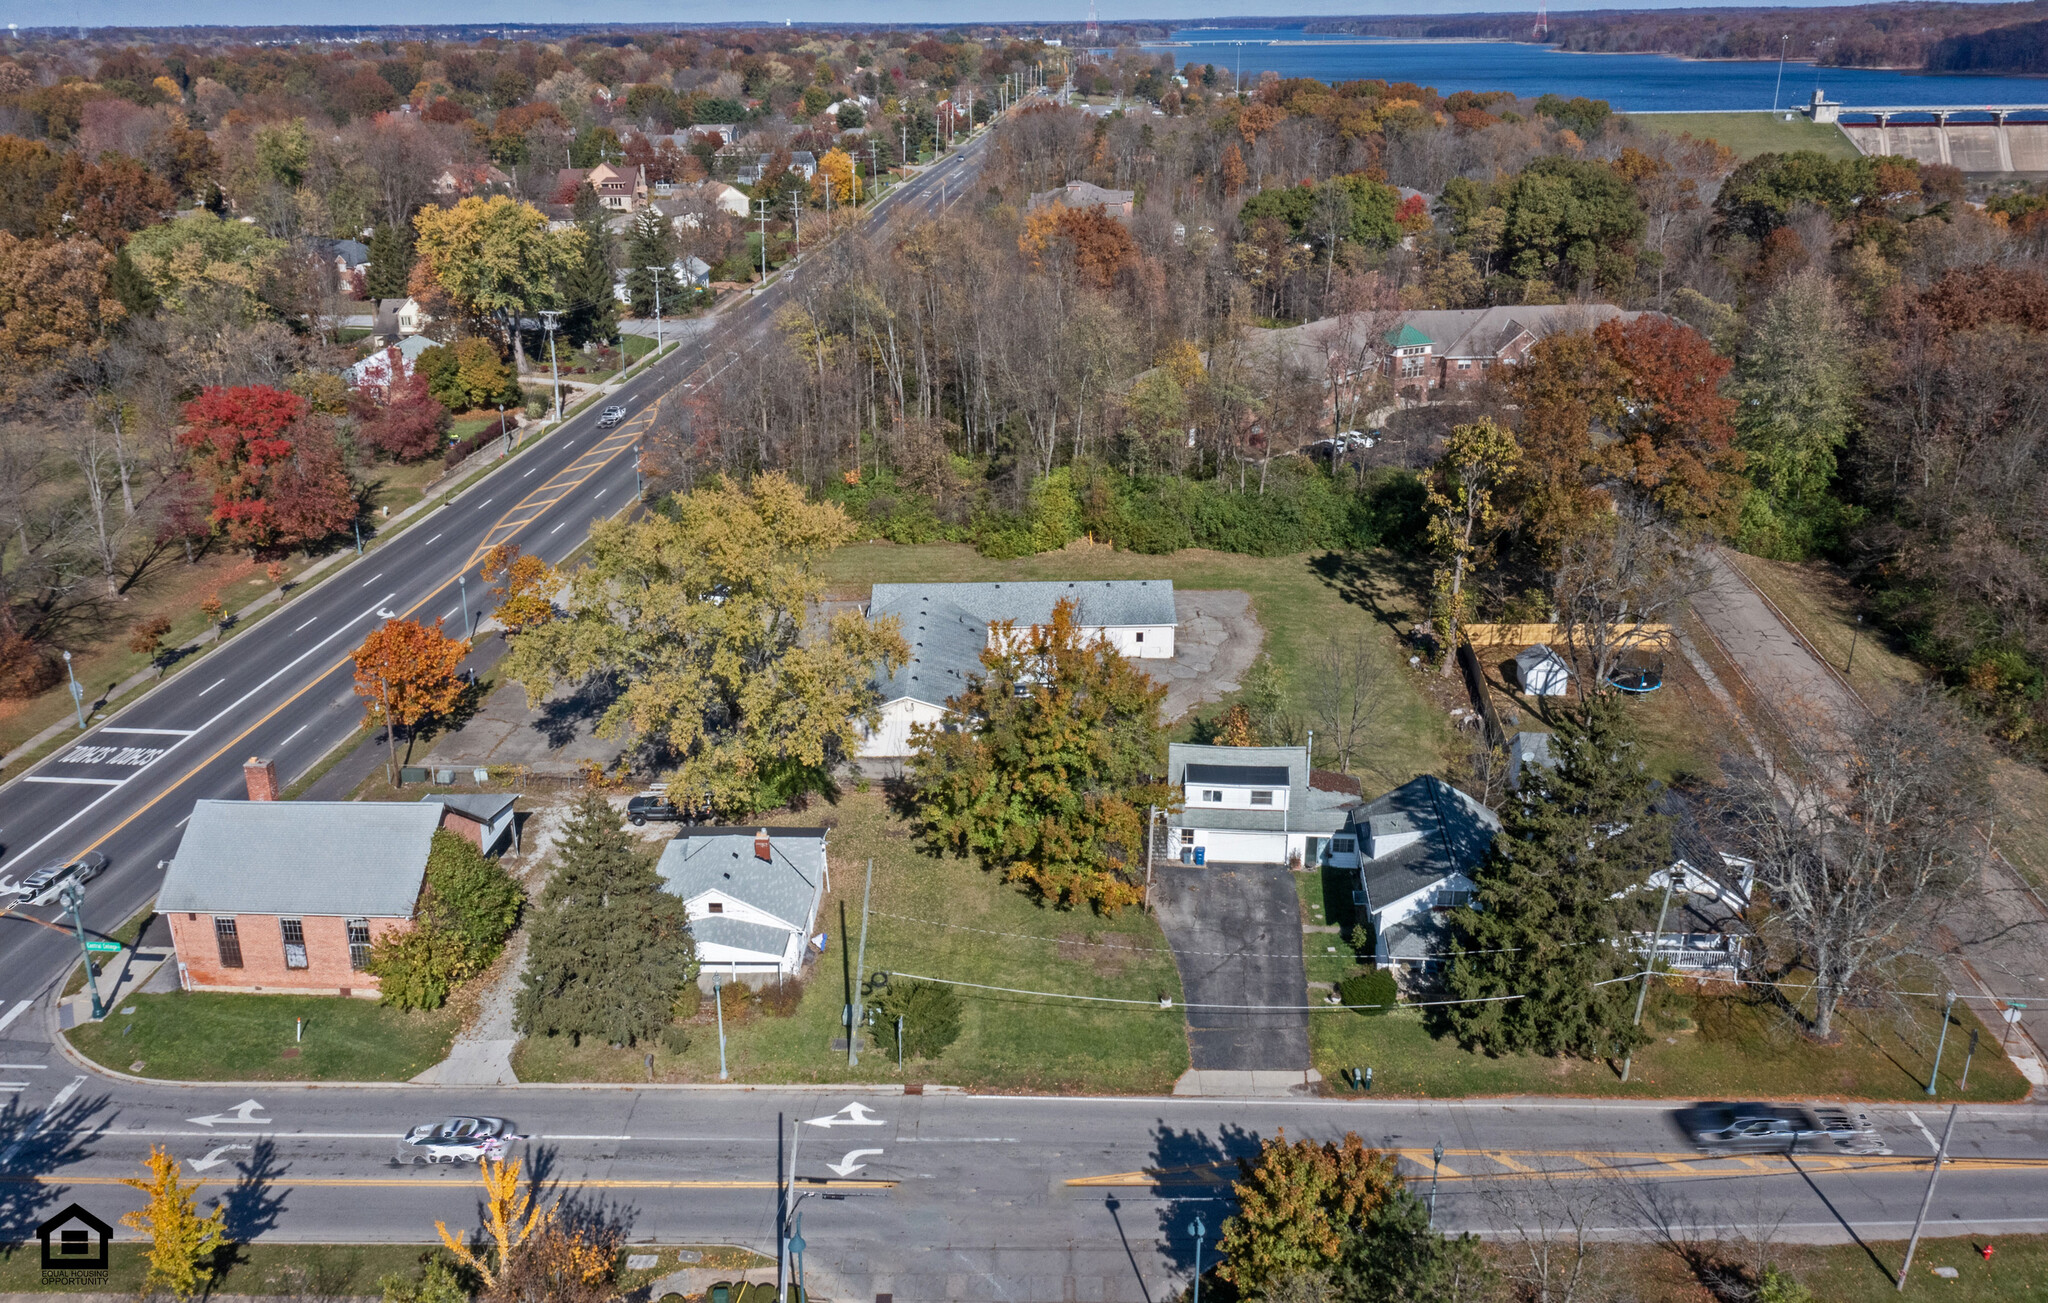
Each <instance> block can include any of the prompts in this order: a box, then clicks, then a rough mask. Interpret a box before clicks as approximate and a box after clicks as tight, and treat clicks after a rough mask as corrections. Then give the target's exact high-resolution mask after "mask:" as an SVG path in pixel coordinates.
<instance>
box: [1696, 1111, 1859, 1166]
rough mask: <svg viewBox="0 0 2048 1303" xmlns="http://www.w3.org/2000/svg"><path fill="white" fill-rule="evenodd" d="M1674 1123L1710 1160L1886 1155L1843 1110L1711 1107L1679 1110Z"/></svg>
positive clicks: (1854, 1119)
mask: <svg viewBox="0 0 2048 1303" xmlns="http://www.w3.org/2000/svg"><path fill="white" fill-rule="evenodd" d="M1676 1120H1677V1122H1678V1126H1679V1129H1680V1130H1682V1131H1684V1132H1685V1135H1686V1139H1688V1140H1690V1141H1692V1143H1693V1144H1695V1145H1698V1146H1699V1147H1700V1149H1702V1150H1703V1151H1705V1152H1707V1153H1710V1154H1749V1153H1776V1154H1784V1153H1792V1152H1794V1151H1813V1150H1828V1151H1831V1152H1836V1153H1851V1154H1882V1153H1889V1152H1891V1151H1890V1150H1888V1149H1886V1148H1885V1147H1884V1143H1883V1141H1882V1140H1880V1139H1879V1138H1878V1135H1877V1132H1876V1130H1875V1129H1874V1128H1873V1127H1872V1126H1871V1123H1870V1119H1869V1117H1868V1116H1866V1115H1864V1114H1861V1113H1856V1114H1851V1113H1849V1112H1848V1111H1846V1110H1844V1109H1837V1108H1821V1109H1809V1108H1803V1107H1801V1106H1799V1105H1796V1104H1765V1103H1756V1102H1748V1103H1728V1102H1725V1101H1714V1102H1711V1103H1705V1104H1694V1105H1692V1106H1691V1107H1690V1108H1683V1109H1680V1110H1678V1113H1677V1115H1676Z"/></svg>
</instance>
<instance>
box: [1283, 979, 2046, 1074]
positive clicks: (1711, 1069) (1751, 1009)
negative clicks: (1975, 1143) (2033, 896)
mask: <svg viewBox="0 0 2048 1303" xmlns="http://www.w3.org/2000/svg"><path fill="white" fill-rule="evenodd" d="M1840 1021H1841V1022H1842V1023H1843V1024H1844V1026H1845V1032H1844V1035H1843V1036H1842V1038H1841V1043H1840V1044H1839V1045H1836V1046H1832V1047H1823V1046H1818V1045H1815V1044H1813V1043H1811V1042H1810V1041H1808V1040H1806V1039H1805V1038H1804V1037H1801V1036H1800V1035H1799V1034H1798V1033H1797V1032H1796V1031H1795V1029H1794V1028H1793V1026H1792V1025H1791V1023H1790V1022H1789V1021H1788V1020H1787V1019H1786V1018H1785V1017H1784V1015H1783V1014H1782V1013H1781V1012H1780V1011H1779V1010H1778V1009H1777V1008H1776V1007H1775V1006H1774V1005H1772V1004H1769V1003H1766V1002H1764V1001H1761V1000H1753V999H1750V998H1748V997H1746V996H1744V995H1742V994H1740V993H1735V994H1728V993H1703V994H1695V993H1693V992H1691V991H1689V990H1685V989H1681V988H1680V987H1679V986H1678V985H1677V984H1676V983H1665V982H1660V983H1659V984H1658V985H1657V986H1653V987H1652V988H1651V992H1650V1010H1649V1014H1648V1016H1647V1017H1646V1018H1645V1025H1646V1026H1648V1027H1649V1028H1650V1029H1651V1031H1652V1032H1653V1033H1654V1034H1655V1037H1656V1039H1654V1040H1653V1041H1652V1042H1651V1043H1650V1044H1649V1045H1648V1046H1646V1047H1645V1048H1643V1049H1642V1050H1640V1051H1638V1052H1637V1054H1636V1059H1635V1065H1634V1071H1633V1072H1632V1073H1631V1074H1630V1080H1629V1082H1628V1083H1627V1084H1623V1083H1622V1082H1621V1081H1620V1080H1619V1077H1618V1073H1617V1072H1616V1070H1615V1069H1614V1068H1612V1067H1610V1066H1609V1065H1608V1064H1606V1063H1587V1062H1583V1061H1581V1060H1578V1059H1563V1058H1560V1059H1546V1058H1540V1057H1537V1056H1534V1055H1509V1056H1506V1057H1502V1058H1489V1057H1486V1056H1484V1055H1477V1054H1469V1053H1467V1052H1465V1051H1464V1050H1461V1049H1459V1048H1458V1047H1457V1045H1456V1043H1455V1042H1453V1041H1451V1040H1449V1039H1448V1038H1446V1039H1437V1038H1433V1037H1432V1036H1431V1035H1430V1033H1429V1030H1428V1029H1427V1027H1426V1026H1425V1020H1424V1017H1423V1015H1422V1013H1421V1012H1420V1011H1415V1010H1406V1009H1404V1010H1399V1011H1397V1012H1394V1013H1391V1014H1386V1015H1382V1016H1378V1017H1369V1016H1366V1015H1363V1014H1359V1013H1355V1012H1353V1011H1351V1010H1346V1009H1335V1010H1331V1011H1329V1012H1318V1013H1316V1014H1314V1015H1312V1016H1311V1018H1310V1022H1309V1041H1310V1049H1311V1052H1312V1054H1313V1057H1314V1060H1315V1066H1316V1067H1317V1068H1318V1069H1319V1070H1320V1071H1321V1072H1322V1074H1323V1076H1324V1077H1325V1078H1326V1079H1334V1078H1335V1077H1336V1074H1337V1072H1338V1070H1339V1069H1344V1068H1352V1067H1358V1068H1365V1067H1370V1068H1372V1069H1373V1070H1374V1077H1375V1081H1374V1089H1375V1092H1376V1093H1384V1094H1390V1095H1418V1096H1427V1097H1430V1098H1459V1097H1465V1096H1473V1095H1524V1094H1527V1095H1589V1096H1607V1097H1628V1096H1636V1097H1645V1098H1671V1097H1686V1096H1691V1097H1698V1098H1714V1097H1724V1098H1727V1097H1747V1096H1753V1095H1761V1096H1765V1097H1778V1098H1788V1097H1801V1096H1825V1097H1828V1098H1841V1099H1866V1100H1887V1099H1890V1100H1900V1099H1924V1098H1925V1095H1924V1093H1923V1092H1924V1091H1925V1089H1926V1086H1927V1075H1926V1074H1927V1071H1928V1068H1929V1067H1930V1066H1931V1064H1932V1062H1933V1059H1934V1046H1935V1032H1936V1030H1937V1029H1938V1028H1939V1026H1940V1023H1941V1007H1940V1004H1939V1002H1937V1001H1916V1002H1915V1007H1914V1008H1913V1009H1912V1010H1911V1011H1910V1017H1905V1016H1901V1015H1895V1014H1892V1013H1890V1012H1888V1011H1887V1012H1882V1013H1880V1012H1877V1011H1857V1010H1852V1011H1849V1012H1847V1013H1846V1014H1844V1015H1843V1016H1842V1017H1841V1019H1840ZM1981 1026H1982V1024H1980V1023H1978V1022H1977V1020H1976V1018H1975V1016H1974V1015H1973V1014H1971V1013H1970V1012H1969V1010H1968V1009H1966V1008H1965V1007H1964V1006H1962V1005H1960V1004H1959V1005H1957V1006H1956V1011H1955V1022H1954V1024H1953V1025H1951V1027H1950V1028H1949V1035H1948V1049H1947V1053H1946V1055H1945V1056H1944V1058H1943V1060H1942V1080H1941V1099H1942V1100H1943V1101H1949V1100H1954V1099H1967V1100H1972V1101H1980V1102H1981V1101H2005V1100H2017V1099H2024V1098H2025V1097H2026V1094H2027V1090H2028V1086H2027V1083H2026V1081H2025V1079H2024V1078H2022V1077H2021V1076H2020V1075H2019V1072H2018V1071H2017V1070H2016V1069H2015V1068H2014V1067H2013V1066H2012V1064H2011V1063H2009V1062H2007V1061H2006V1059H2005V1058H2003V1057H2002V1056H2001V1055H2000V1054H1999V1053H1998V1051H1997V1048H1996V1046H1997V1037H1996V1036H1994V1035H1992V1034H1991V1033H1990V1032H1988V1031H1986V1032H1984V1035H1983V1041H1982V1044H1980V1045H1979V1047H1978V1050H1977V1057H1976V1061H1975V1062H1974V1063H1973V1064H1972V1065H1971V1068H1970V1089H1969V1092H1968V1094H1966V1095H1958V1094H1956V1092H1955V1090H1954V1086H1955V1080H1956V1077H1957V1075H1958V1074H1960V1072H1961V1071H1962V1067H1963V1058H1962V1051H1963V1048H1964V1047H1965V1046H1966V1045H1967V1043H1968V1042H1969V1039H1970V1031H1971V1029H1972V1028H1981Z"/></svg>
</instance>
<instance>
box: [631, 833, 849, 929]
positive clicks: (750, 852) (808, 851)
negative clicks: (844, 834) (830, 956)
mask: <svg viewBox="0 0 2048 1303" xmlns="http://www.w3.org/2000/svg"><path fill="white" fill-rule="evenodd" d="M759 831H760V829H759V828H684V829H683V830H682V831H681V832H678V833H677V834H676V836H675V840H674V841H671V842H670V843H669V844H668V845H667V846H665V847H663V848H662V852H661V861H660V862H659V863H658V864H656V865H655V866H654V867H655V872H657V873H659V874H660V875H661V879H662V884H663V886H664V887H666V889H667V890H668V891H669V892H670V893H671V894H673V895H676V896H679V897H681V898H682V899H684V900H694V899H696V898H697V897H698V896H701V895H703V894H704V893H705V892H707V891H716V892H719V893H721V894H722V895H725V896H728V897H730V898H731V899H733V900H737V901H740V902H742V903H744V904H748V905H751V906H753V907H754V908H755V909H758V910H760V911H762V912H763V913H765V914H769V915H772V916H774V917H775V918H778V919H781V920H783V921H784V922H786V923H788V924H789V926H790V927H792V928H801V927H803V926H805V925H806V924H807V923H808V922H809V921H810V918H811V910H812V907H813V906H814V905H815V904H816V903H817V901H818V898H819V896H820V894H821V893H822V892H823V891H824V889H825V830H824V829H823V828H770V829H768V846H769V851H768V854H769V858H768V859H766V860H762V859H758V858H756V857H755V855H754V836H755V834H756V833H758V832H759ZM692 926H693V927H694V926H695V925H694V924H693V925H692ZM777 953H780V952H779V951H778V952H777Z"/></svg>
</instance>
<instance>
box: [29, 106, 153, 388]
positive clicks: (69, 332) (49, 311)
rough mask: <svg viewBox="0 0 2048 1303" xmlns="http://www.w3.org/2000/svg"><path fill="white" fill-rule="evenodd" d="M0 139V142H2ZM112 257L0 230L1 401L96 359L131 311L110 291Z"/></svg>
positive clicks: (84, 243) (91, 247) (83, 244)
mask: <svg viewBox="0 0 2048 1303" xmlns="http://www.w3.org/2000/svg"><path fill="white" fill-rule="evenodd" d="M4 139H5V138H4V137H0V140H4ZM112 262H113V259H112V258H111V257H109V255H108V254H107V251H106V250H105V249H103V248H101V247H100V246H99V245H97V244H95V243H93V242H92V241H90V240H63V241H47V240H21V239H16V238H15V237H14V236H12V235H9V234H7V233H6V232H4V231H0V353H4V354H5V356H6V357H7V359H8V365H7V366H6V368H5V369H4V370H0V397H19V396H21V395H22V394H23V393H24V392H26V391H27V390H28V389H29V388H30V387H31V386H33V385H35V384H37V383H39V382H40V379H39V378H40V377H41V376H42V375H43V373H46V372H49V371H52V370H54V369H56V368H58V367H61V366H63V365H64V364H66V363H69V362H73V361H76V360H78V359H81V358H83V357H85V356H86V355H87V354H89V353H91V352H92V351H93V350H94V348H95V346H97V345H99V344H100V342H101V341H102V340H103V339H104V337H105V335H106V333H107V332H108V331H110V330H112V329H113V328H114V327H115V326H117V325H119V324H120V322H121V320H122V318H123V317H124V316H126V310H125V309H124V308H123V307H122V305H121V303H120V301H119V299H117V298H116V297H115V296H114V295H113V293H112V292H111V291H110V290H109V288H108V285H107V273H108V269H109V267H110V266H111V264H112Z"/></svg>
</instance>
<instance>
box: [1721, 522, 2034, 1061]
mask: <svg viewBox="0 0 2048 1303" xmlns="http://www.w3.org/2000/svg"><path fill="white" fill-rule="evenodd" d="M1708 559H1709V563H1710V566H1711V570H1712V586H1711V587H1710V588H1709V589H1708V590H1707V591H1706V592H1704V593H1701V594H1700V595H1699V596H1697V597H1695V598H1694V599H1693V604H1692V605H1693V613H1694V614H1695V615H1697V616H1698V617H1699V619H1700V622H1701V623H1702V624H1704V625H1705V626H1706V628H1707V632H1708V633H1709V634H1710V635H1711V636H1712V637H1713V639H1714V641H1715V642H1716V643H1718V644H1720V647H1721V650H1722V651H1723V652H1724V653H1726V654H1727V656H1728V659H1729V660H1731V661H1733V662H1734V663H1735V667H1736V670H1737V672H1739V673H1740V674H1741V676H1742V679H1743V682H1744V683H1746V684H1747V685H1748V687H1749V690H1750V692H1751V693H1752V694H1754V696H1755V697H1756V699H1757V700H1758V702H1760V703H1761V705H1762V706H1763V708H1764V709H1766V710H1768V711H1769V712H1771V713H1772V714H1773V715H1775V716H1777V717H1778V719H1779V720H1780V721H1782V722H1784V723H1787V724H1790V725H1792V726H1793V727H1792V730H1791V732H1792V735H1793V736H1800V735H1802V734H1804V735H1807V736H1818V737H1819V738H1820V739H1821V742H1822V744H1823V746H1824V747H1830V748H1831V747H1835V746H1839V745H1843V744H1845V743H1846V741H1847V738H1848V734H1849V731H1850V730H1851V729H1852V728H1853V727H1854V725H1855V724H1856V723H1857V722H1858V721H1859V720H1861V719H1862V718H1863V717H1864V716H1865V715H1866V714H1868V713H1869V708H1868V707H1867V706H1866V705H1865V704H1864V702H1863V699H1862V698H1861V697H1859V696H1858V695H1857V694H1856V693H1855V692H1853V691H1852V690H1851V689H1850V688H1849V686H1848V684H1846V683H1844V682H1843V681H1842V679H1841V677H1840V676H1839V675H1837V674H1836V673H1835V672H1834V670H1833V669H1832V668H1831V667H1830V666H1829V665H1828V664H1827V663H1826V662H1825V661H1824V660H1823V659H1822V658H1821V657H1820V656H1819V654H1818V653H1816V652H1815V651H1814V650H1813V648H1812V647H1811V646H1810V645H1809V644H1808V643H1807V642H1806V640H1805V639H1804V638H1802V637H1800V636H1799V633H1798V631H1797V630H1796V629H1794V628H1792V627H1791V626H1790V625H1789V624H1788V623H1787V622H1786V621H1784V620H1783V619H1781V618H1780V617H1779V614H1778V612H1777V610H1776V608H1774V607H1773V606H1772V605H1771V604H1770V603H1769V602H1768V601H1766V600H1765V599H1764V596H1763V594H1761V593H1760V592H1758V591H1757V590H1756V588H1755V587H1753V586H1752V585H1751V584H1750V583H1749V581H1748V580H1747V579H1746V578H1744V577H1743V576H1742V574H1741V573H1740V572H1739V571H1737V570H1736V569H1735V567H1733V566H1732V565H1730V564H1729V563H1728V562H1727V561H1726V560H1725V559H1724V558H1723V557H1722V556H1721V555H1720V553H1719V552H1715V553H1712V554H1711V555H1710V556H1709V558H1708ZM1938 940H1939V941H1940V943H1941V946H1942V949H1943V951H1944V954H1945V957H1946V958H1947V959H1948V960H1949V961H1950V962H1949V963H1947V964H1946V965H1945V967H1946V968H1947V970H1948V973H1949V978H1950V980H1951V981H1953V982H1955V984H1956V990H1957V991H1958V992H1959V993H1960V994H1961V995H1962V996H1963V999H1964V1001H1965V1003H1967V1004H1969V1006H1970V1007H1971V1008H1972V1009H1973V1010H1974V1011H1975V1012H1976V1014H1977V1016H1978V1017H1979V1018H1980V1019H1982V1020H1983V1022H1984V1023H1985V1025H1986V1026H1987V1027H1989V1028H1991V1029H1992V1030H1993V1031H1994V1032H1997V1031H2002V1030H2003V1026H2004V1025H2003V1024H2002V1023H2001V1022H2000V1021H1999V1011H2000V1009H2001V1007H2002V1005H2001V1003H2000V999H1994V998H1993V997H2000V998H2002V999H2008V1000H2009V999H2014V998H2018V999H2022V1000H2025V1001H2026V1002H2027V1004H2028V1005H2029V1006H2030V1008H2031V1010H2033V1011H2035V1012H2033V1013H2032V1015H2031V1017H2032V1019H2033V1020H2035V1023H2036V1025H2035V1026H2033V1027H2029V1026H2028V1023H2027V1021H2025V1020H2023V1021H2022V1022H2021V1023H2020V1024H2019V1027H2018V1029H2017V1030H2018V1032H2019V1035H2017V1036H2015V1037H2013V1039H2012V1042H2011V1046H2010V1050H2009V1053H2010V1057H2011V1058H2012V1060H2013V1065H2014V1066H2015V1067H2017V1068H2018V1069H2019V1070H2020V1073H2021V1075H2022V1076H2024V1077H2026V1079H2027V1080H2028V1081H2030V1082H2032V1083H2033V1084H2034V1088H2035V1090H2034V1094H2035V1097H2036V1098H2037V1099H2038V1098H2041V1097H2042V1095H2043V1092H2044V1090H2048V1054H2044V1053H2043V1051H2042V1047H2041V1034H2040V1031H2039V1020H2041V1019H2043V1018H2044V1017H2048V908H2044V907H2043V905H2042V903H2041V901H2040V898H2039V897H2038V896H2037V895H2036V894H2035V893H2034V892H2033V891H2032V890H2031V889H2030V888H2029V887H2028V886H2027V884H2026V882H2025V881H2024V880H2023V879H2022V878H2021V877H2020V876H2019V874H2018V873H2017V872H2016V871H2015V870H2014V869H2013V868H2012V866H2011V865H2009V864H2007V863H2006V862H2005V860H2004V858H2003V857H1999V856H1994V857H1993V859H1992V860H1991V862H1990V863H1988V864H1987V865H1986V866H1985V869H1984V874H1983V878H1982V880H1981V882H1980V883H1979V891H1978V893H1977V895H1976V897H1975V898H1974V899H1973V900H1972V901H1970V902H1969V907H1968V908H1964V909H1959V910H1958V911H1956V913H1955V914H1954V915H1953V916H1951V917H1950V918H1949V920H1948V921H1947V925H1946V926H1945V927H1943V928H1941V929H1940V931H1939V933H1938Z"/></svg>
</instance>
